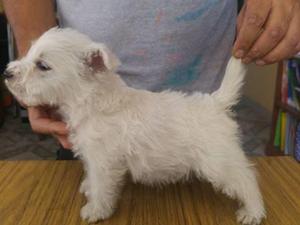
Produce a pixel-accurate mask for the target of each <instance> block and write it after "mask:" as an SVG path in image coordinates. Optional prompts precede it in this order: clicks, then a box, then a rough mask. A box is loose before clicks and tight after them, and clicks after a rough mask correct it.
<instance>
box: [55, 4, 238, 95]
mask: <svg viewBox="0 0 300 225" xmlns="http://www.w3.org/2000/svg"><path fill="white" fill-rule="evenodd" d="M56 2H57V9H58V15H59V22H60V26H62V27H72V28H74V29H77V30H78V31H81V32H83V33H85V34H87V35H89V36H90V37H91V38H92V39H93V40H95V41H98V42H103V43H105V44H106V45H107V46H108V47H110V48H111V49H112V50H113V51H114V52H115V53H116V55H117V56H118V57H119V58H120V60H121V62H122V65H121V67H120V68H119V71H118V72H119V74H120V75H121V77H122V78H123V79H124V81H125V82H126V83H127V84H128V85H129V86H132V87H135V88H142V89H148V90H152V91H160V90H163V89H174V90H182V91H187V92H190V91H195V90H200V91H202V92H211V91H213V90H215V89H217V88H218V87H219V85H220V82H221V80H222V77H223V73H224V70H225V66H226V63H227V60H228V59H229V56H230V53H231V48H232V44H233V40H234V35H235V22H236V14H237V0H226V1H222V0H173V1H168V0H151V1H150V0H121V1H120V0H57V1H56Z"/></svg>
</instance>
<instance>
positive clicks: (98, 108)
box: [59, 73, 130, 127]
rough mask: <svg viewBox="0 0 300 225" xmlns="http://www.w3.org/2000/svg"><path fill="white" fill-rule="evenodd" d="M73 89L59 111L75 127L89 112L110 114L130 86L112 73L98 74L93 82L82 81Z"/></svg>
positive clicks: (117, 106)
mask: <svg viewBox="0 0 300 225" xmlns="http://www.w3.org/2000/svg"><path fill="white" fill-rule="evenodd" d="M71 91H72V94H71V95H70V96H69V97H66V98H65V99H64V101H63V102H62V103H61V104H60V106H59V113H60V114H61V116H62V117H63V120H64V121H66V122H67V123H68V121H72V123H74V124H69V125H70V126H72V127H74V126H76V123H80V121H79V120H82V119H83V118H84V117H88V115H89V114H95V113H106V114H108V113H113V111H115V110H118V108H120V105H121V104H122V103H124V101H123V99H124V98H126V96H127V94H126V92H128V91H130V88H129V87H127V85H126V84H125V83H124V82H123V80H122V79H121V78H120V77H119V75H117V74H114V73H110V74H105V77H104V76H103V74H101V75H98V76H97V75H96V76H95V80H93V81H92V82H91V81H86V82H82V83H81V84H80V85H79V87H78V89H77V90H71ZM87 106H88V107H87Z"/></svg>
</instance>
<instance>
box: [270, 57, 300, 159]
mask: <svg viewBox="0 0 300 225" xmlns="http://www.w3.org/2000/svg"><path fill="white" fill-rule="evenodd" d="M280 91H281V99H280V102H281V105H287V106H289V107H288V108H287V107H283V108H281V109H280V110H279V111H278V115H277V118H276V126H275V128H274V129H275V131H274V140H273V146H274V148H275V149H276V150H277V151H279V152H280V153H281V154H283V155H292V156H294V157H295V158H296V159H297V160H298V161H300V123H299V121H300V118H297V114H295V113H293V112H292V111H291V110H290V108H293V109H294V112H299V113H300V59H297V58H295V57H294V58H293V59H290V60H288V61H285V62H284V66H283V74H282V80H281V88H280ZM295 116H296V117H295Z"/></svg>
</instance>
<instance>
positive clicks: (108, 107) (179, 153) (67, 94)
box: [4, 28, 265, 224]
mask: <svg viewBox="0 0 300 225" xmlns="http://www.w3.org/2000/svg"><path fill="white" fill-rule="evenodd" d="M118 65H119V60H118V59H117V58H116V57H115V56H114V55H113V54H112V53H111V52H110V51H109V49H108V48H107V47H105V45H103V44H99V43H95V42H93V41H91V39H89V38H88V37H87V36H85V35H83V34H80V33H78V32H76V31H74V30H71V29H57V28H53V29H50V30H49V31H47V32H46V33H45V34H43V35H42V36H41V37H40V38H39V39H38V40H37V41H36V42H35V43H34V44H33V46H32V47H31V48H30V50H29V52H28V54H27V55H26V56H25V57H24V58H22V59H21V60H19V61H14V62H11V63H10V64H9V65H8V68H7V70H6V71H5V73H4V76H5V77H6V81H5V82H6V84H7V86H8V88H9V90H10V91H11V92H12V93H13V94H14V95H15V96H16V97H17V98H18V99H19V100H21V101H22V102H24V103H25V104H27V105H28V106H37V105H50V106H55V107H58V110H59V113H60V114H61V115H62V117H63V120H64V121H65V122H66V123H67V125H68V128H69V130H70V137H69V138H70V141H71V143H72V144H73V146H74V149H73V151H74V152H75V153H76V155H77V156H79V157H80V158H81V159H82V160H83V162H84V167H85V171H86V178H85V179H84V180H83V182H82V184H81V187H80V191H81V192H83V193H85V195H86V197H87V204H86V205H85V206H84V207H83V208H82V210H81V217H82V218H83V219H86V220H87V221H89V222H94V221H97V220H99V219H106V218H108V217H110V216H111V215H112V213H113V212H114V209H115V208H116V202H117V200H118V196H119V193H120V191H121V188H122V184H123V180H124V177H125V174H126V173H127V172H129V173H130V174H131V176H132V179H133V180H134V181H139V182H142V183H145V184H154V183H170V182H171V183H172V182H176V181H178V180H180V179H183V178H187V177H189V175H190V174H192V173H193V174H195V175H196V176H197V177H198V178H204V179H206V180H208V181H209V182H211V183H212V185H213V186H214V187H215V188H216V189H218V190H221V191H222V192H223V193H225V194H226V195H228V196H229V197H232V198H236V199H238V200H239V202H240V203H241V205H242V207H241V208H240V209H239V210H238V211H237V219H238V221H240V222H242V223H243V224H259V223H260V222H261V220H262V218H263V217H264V216H265V210H264V206H263V201H262V197H261V194H260V191H259V188H258V185H257V182H256V177H255V172H254V169H253V168H252V166H251V164H250V163H249V161H248V160H247V159H246V157H245V155H244V153H243V151H242V150H241V144H240V140H239V129H238V125H237V123H236V122H235V121H234V120H233V119H232V118H231V115H230V114H231V107H232V106H233V105H234V104H236V103H237V101H238V97H239V92H240V88H241V86H242V83H243V79H244V75H245V72H246V71H245V68H244V66H243V65H242V63H241V62H240V60H237V59H234V58H232V59H231V60H230V61H229V64H228V66H227V70H226V73H225V77H224V80H223V82H222V84H221V87H220V88H219V89H218V90H217V91H216V92H214V93H213V94H211V95H210V94H202V93H194V94H192V95H186V94H183V93H180V92H171V91H164V92H161V93H152V92H149V91H145V90H135V89H133V88H130V87H128V86H126V85H125V83H124V82H123V81H122V80H121V78H120V77H119V76H118V75H117V74H116V73H115V71H116V69H117V67H118Z"/></svg>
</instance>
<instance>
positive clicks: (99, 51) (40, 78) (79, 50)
mask: <svg viewBox="0 0 300 225" xmlns="http://www.w3.org/2000/svg"><path fill="white" fill-rule="evenodd" d="M119 64H120V62H119V60H118V59H117V58H116V57H115V56H114V55H113V54H112V52H111V51H110V50H109V49H108V48H107V47H106V46H105V45H103V44H100V43H95V42H93V41H92V40H91V39H90V38H89V37H87V36H86V35H83V34H81V33H79V32H77V31H74V30H72V29H58V28H52V29H50V30H49V31H47V32H46V33H44V34H43V35H42V36H41V37H40V38H39V39H38V40H37V41H35V42H34V43H33V45H32V46H31V48H30V49H29V51H28V53H27V55H26V56H25V57H24V58H22V59H20V60H17V61H13V62H11V63H9V64H8V66H7V69H6V70H5V72H4V74H3V76H4V78H5V83H6V85H7V87H8V89H9V90H10V91H11V92H12V93H13V94H14V95H15V96H16V98H17V99H19V100H20V101H22V102H23V103H25V104H26V105H28V106H36V105H44V104H47V105H56V106H57V105H59V104H60V103H61V102H62V101H63V100H64V99H66V98H68V97H70V95H74V93H76V92H78V91H79V89H80V88H81V87H82V86H84V85H87V84H88V82H90V83H94V82H95V79H97V77H98V79H99V76H105V75H107V74H110V73H111V72H113V71H115V70H116V69H117V67H118V65H119Z"/></svg>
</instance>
